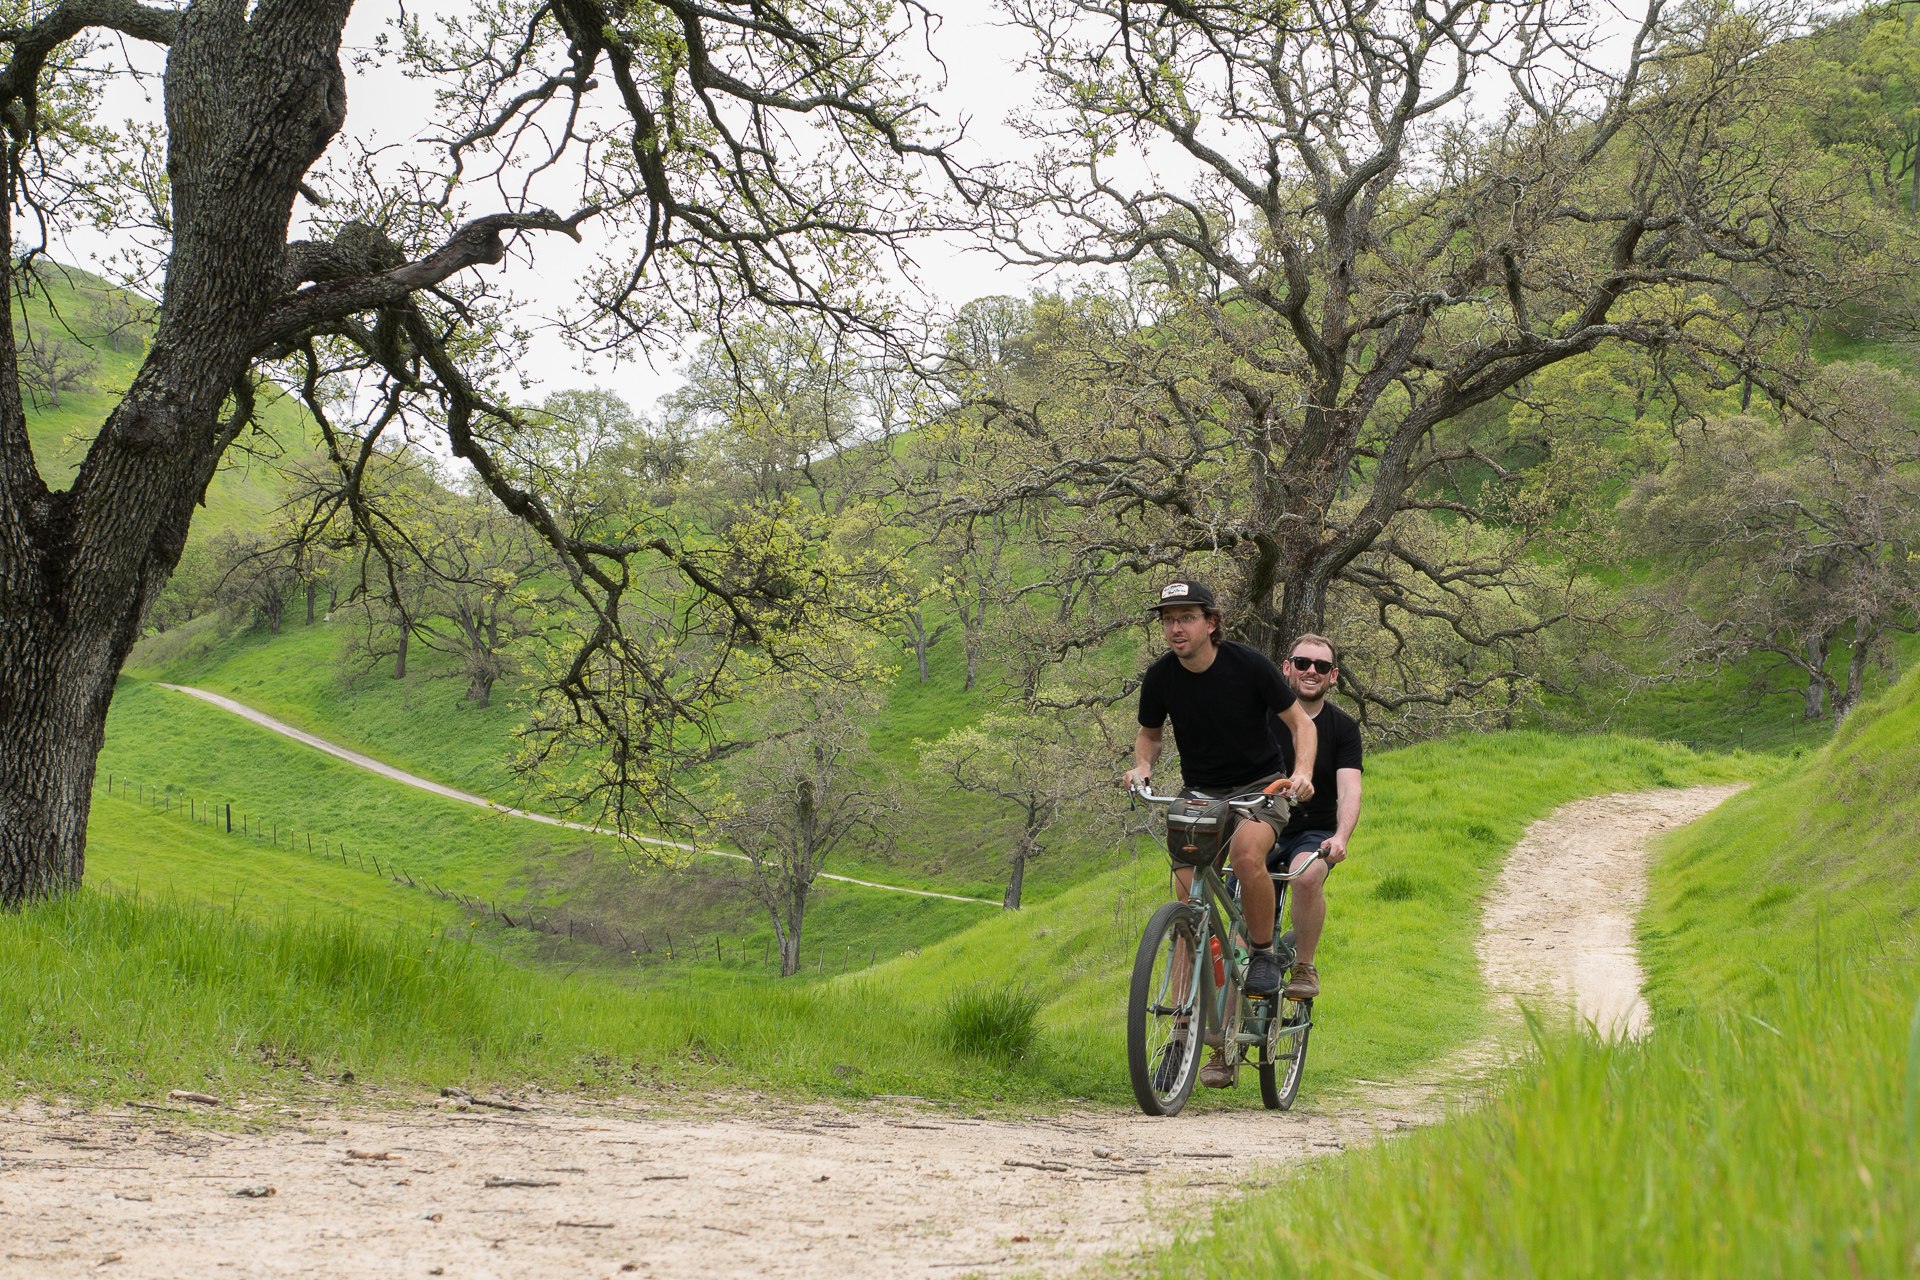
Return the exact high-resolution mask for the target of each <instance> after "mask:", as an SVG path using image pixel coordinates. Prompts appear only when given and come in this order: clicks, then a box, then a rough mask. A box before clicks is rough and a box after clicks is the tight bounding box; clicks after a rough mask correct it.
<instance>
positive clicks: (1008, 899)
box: [1000, 839, 1027, 911]
mask: <svg viewBox="0 0 1920 1280" xmlns="http://www.w3.org/2000/svg"><path fill="white" fill-rule="evenodd" d="M1012 862H1013V875H1012V876H1011V877H1010V878H1009V879H1008V880H1007V892H1006V894H1005V895H1004V896H1003V897H1002V898H1001V899H1000V905H1001V907H1002V908H1004V909H1005V910H1008V911H1018V910H1019V909H1020V888H1021V886H1022V885H1023V884H1025V883H1026V879H1027V842H1026V841H1025V840H1024V839H1023V840H1021V841H1020V845H1019V847H1018V848H1016V849H1015V850H1014V851H1013V858H1012Z"/></svg>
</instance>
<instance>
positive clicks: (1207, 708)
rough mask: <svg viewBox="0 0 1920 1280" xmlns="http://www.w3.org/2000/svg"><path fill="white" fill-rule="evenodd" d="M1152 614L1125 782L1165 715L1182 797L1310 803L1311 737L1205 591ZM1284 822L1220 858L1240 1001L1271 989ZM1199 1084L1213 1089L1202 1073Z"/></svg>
mask: <svg viewBox="0 0 1920 1280" xmlns="http://www.w3.org/2000/svg"><path fill="white" fill-rule="evenodd" d="M1152 607H1153V609H1154V610H1155V612H1157V613H1159V615H1160V630H1161V634H1162V635H1164V636H1165V637H1166V641H1167V650H1168V652H1167V653H1166V654H1164V655H1163V656H1162V657H1160V658H1159V659H1158V660H1157V661H1156V662H1154V663H1153V665H1152V666H1150V667H1148V668H1147V672H1146V675H1144V676H1143V677H1141V680H1140V732H1139V735H1138V736H1137V737H1136V738H1135V739H1134V744H1133V759H1134V766H1133V768H1131V769H1129V770H1128V771H1127V775H1126V779H1125V781H1126V784H1127V785H1128V786H1130V787H1144V786H1145V785H1146V784H1147V780H1148V778H1149V777H1150V776H1151V775H1152V773H1153V766H1154V764H1155V762H1157V761H1158V760H1159V759H1160V749H1161V746H1162V740H1163V732H1164V730H1163V726H1164V725H1165V724H1166V722H1167V720H1168V718H1169V717H1171V718H1172V720H1173V732H1174V736H1175V737H1176V738H1178V739H1179V742H1180V771H1181V775H1182V781H1183V782H1184V784H1185V785H1186V787H1187V789H1188V790H1189V791H1192V792H1197V793H1199V794H1202V795H1206V796H1210V797H1214V798H1216V799H1217V798H1219V797H1222V796H1238V795H1245V794H1247V793H1248V792H1252V791H1259V790H1262V789H1263V788H1265V787H1267V786H1268V785H1270V784H1273V783H1276V782H1277V783H1278V784H1279V785H1278V786H1277V787H1275V791H1276V792H1277V793H1278V794H1281V795H1286V796H1290V797H1291V798H1292V799H1293V800H1294V801H1295V802H1296V803H1304V802H1305V801H1307V800H1310V799H1311V798H1312V797H1313V764H1314V758H1315V753H1316V750H1317V748H1318V742H1319V739H1318V736H1317V735H1316V733H1315V730H1314V725H1313V721H1312V719H1310V718H1309V717H1308V716H1307V714H1306V713H1305V712H1303V711H1302V710H1301V709H1300V705H1299V700H1298V698H1296V697H1295V695H1294V692H1293V689H1292V688H1291V687H1290V686H1289V685H1288V684H1287V682H1286V679H1285V678H1284V677H1282V676H1281V674H1280V669H1279V668H1278V667H1276V666H1274V665H1273V663H1272V661H1271V660H1270V659H1268V657H1267V656H1266V655H1265V654H1263V653H1261V652H1260V651H1259V650H1258V649H1255V648H1253V647H1251V646H1249V645H1244V644H1240V643H1239V642H1238V641H1234V640H1225V639H1222V638H1221V635H1220V621H1221V619H1220V609H1219V607H1218V606H1217V605H1216V604H1215V603H1214V599H1213V592H1211V591H1209V590H1208V589H1207V587H1206V584H1204V583H1201V582H1195V581H1192V580H1191V579H1183V580H1181V581H1176V582H1169V583H1168V584H1167V585H1166V586H1164V587H1162V588H1161V590H1160V597H1159V599H1158V600H1157V601H1156V602H1155V603H1154V605H1153V606H1152ZM1276 716H1277V717H1278V718H1279V722H1280V724H1281V725H1284V726H1285V728H1286V731H1287V733H1288V735H1289V736H1290V738H1291V739H1292V741H1291V744H1290V745H1291V746H1292V748H1293V751H1292V758H1293V768H1292V770H1291V771H1289V770H1287V769H1286V768H1284V766H1283V764H1282V758H1281V753H1280V745H1279V743H1278V742H1277V741H1276V740H1275V737H1274V732H1273V724H1274V718H1275V717H1276ZM1284 821H1285V819H1283V818H1282V817H1281V816H1280V815H1279V814H1273V815H1270V816H1260V817H1259V820H1257V821H1252V822H1242V823H1241V824H1240V825H1239V827H1238V829H1236V830H1235V831H1234V833H1233V844H1232V847H1231V851H1230V854H1229V857H1230V859H1231V861H1232V864H1233V871H1234V874H1235V875H1236V876H1238V877H1239V880H1240V895H1241V907H1242V909H1243V910H1244V912H1245V914H1246V920H1247V932H1248V934H1249V935H1250V936H1249V937H1248V939H1247V941H1248V943H1249V944H1251V946H1252V947H1253V960H1252V962H1251V963H1250V964H1249V965H1248V966H1247V978H1246V983H1245V990H1246V991H1247V993H1248V994H1249V995H1272V994H1273V993H1274V992H1276V991H1278V990H1279V989H1280V979H1281V972H1280V968H1281V966H1280V957H1279V956H1278V955H1277V954H1276V953H1275V952H1274V948H1273V907H1274V898H1273V881H1272V880H1270V879H1268V878H1267V852H1268V850H1270V849H1271V848H1273V844H1274V840H1275V838H1276V837H1277V836H1278V835H1279V833H1280V826H1281V824H1282V823H1283V822H1284ZM1191 875H1192V873H1191V872H1189V871H1186V870H1184V869H1183V870H1182V871H1181V872H1180V873H1179V892H1180V893H1182V894H1184V893H1185V892H1186V891H1187V882H1188V878H1189V877H1190V876H1191ZM1201 1079H1202V1080H1203V1081H1206V1082H1207V1083H1210V1084H1211V1083H1213V1081H1211V1080H1209V1079H1208V1078H1207V1075H1206V1073H1204V1072H1203V1073H1202V1075H1201Z"/></svg>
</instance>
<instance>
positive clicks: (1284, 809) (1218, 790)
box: [1187, 773, 1293, 843]
mask: <svg viewBox="0 0 1920 1280" xmlns="http://www.w3.org/2000/svg"><path fill="white" fill-rule="evenodd" d="M1287 776H1288V775H1287V774H1284V773H1275V774H1269V775H1268V776H1266V777H1264V778H1260V779H1258V780H1256V781H1254V782H1248V783H1244V784H1242V785H1240V786H1237V787H1188V788H1187V794H1189V795H1196V796H1205V797H1206V798H1207V799H1209V800H1225V799H1232V798H1238V797H1240V796H1244V795H1249V794H1251V793H1252V792H1255V791H1265V790H1266V789H1267V788H1268V787H1270V786H1272V785H1273V784H1274V783H1276V782H1278V781H1280V779H1282V778H1284V777H1287ZM1267 803H1268V805H1269V807H1268V808H1266V809H1255V810H1254V811H1253V812H1252V813H1247V814H1241V813H1240V812H1239V810H1237V809H1236V810H1235V811H1234V812H1235V814H1236V815H1237V816H1239V817H1241V818H1243V819H1245V820H1249V821H1253V822H1264V823H1266V824H1267V825H1268V826H1269V827H1272V828H1273V838H1274V840H1275V842H1276V843H1277V842H1278V841H1279V839H1280V833H1281V832H1282V831H1284V830H1285V829H1286V826H1287V818H1288V817H1289V816H1290V815H1291V813H1292V811H1293V806H1292V805H1291V804H1289V803H1288V801H1287V798H1286V797H1285V796H1272V797H1270V798H1269V799H1268V802H1267Z"/></svg>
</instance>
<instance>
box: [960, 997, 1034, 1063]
mask: <svg viewBox="0 0 1920 1280" xmlns="http://www.w3.org/2000/svg"><path fill="white" fill-rule="evenodd" d="M1045 1004H1046V1000H1045V999H1044V998H1043V997H1041V996H1039V995H1036V994H1034V993H1033V992H1031V991H1028V990H1025V989H1024V988H1018V987H1012V986H1005V985H1002V986H982V987H973V988H971V989H970V990H966V991H962V992H959V993H958V994H956V995H954V996H952V997H950V998H949V999H948V1000H947V1005H946V1008H945V1010H943V1019H944V1022H945V1032H946V1041H947V1047H948V1048H950V1049H952V1050H953V1051H954V1052H955V1053H969V1054H974V1055H976V1056H978V1057H982V1058H995V1059H998V1060H999V1061H1001V1062H1014V1061H1017V1060H1019V1059H1021V1058H1024V1057H1026V1056H1027V1055H1028V1054H1029V1053H1031V1052H1032V1051H1033V1046H1034V1042H1035V1041H1037V1040H1038V1039H1039V1038H1040V1028H1039V1025H1038V1024H1039V1018H1040V1010H1041V1008H1042V1007H1043V1006H1044V1005H1045Z"/></svg>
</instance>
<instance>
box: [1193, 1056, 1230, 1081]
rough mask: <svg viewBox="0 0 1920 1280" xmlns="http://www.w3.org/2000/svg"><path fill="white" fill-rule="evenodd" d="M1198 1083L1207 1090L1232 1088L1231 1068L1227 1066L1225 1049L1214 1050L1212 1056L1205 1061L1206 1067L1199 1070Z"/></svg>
mask: <svg viewBox="0 0 1920 1280" xmlns="http://www.w3.org/2000/svg"><path fill="white" fill-rule="evenodd" d="M1200 1083H1201V1084H1203V1085H1205V1086H1207V1088H1209V1089H1231V1088H1232V1087H1233V1068H1232V1067H1230V1066H1228V1065H1227V1051H1226V1050H1225V1049H1215V1050H1214V1051H1213V1056H1212V1057H1211V1058H1208V1059H1207V1065H1206V1066H1204V1067H1201V1068H1200Z"/></svg>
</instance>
